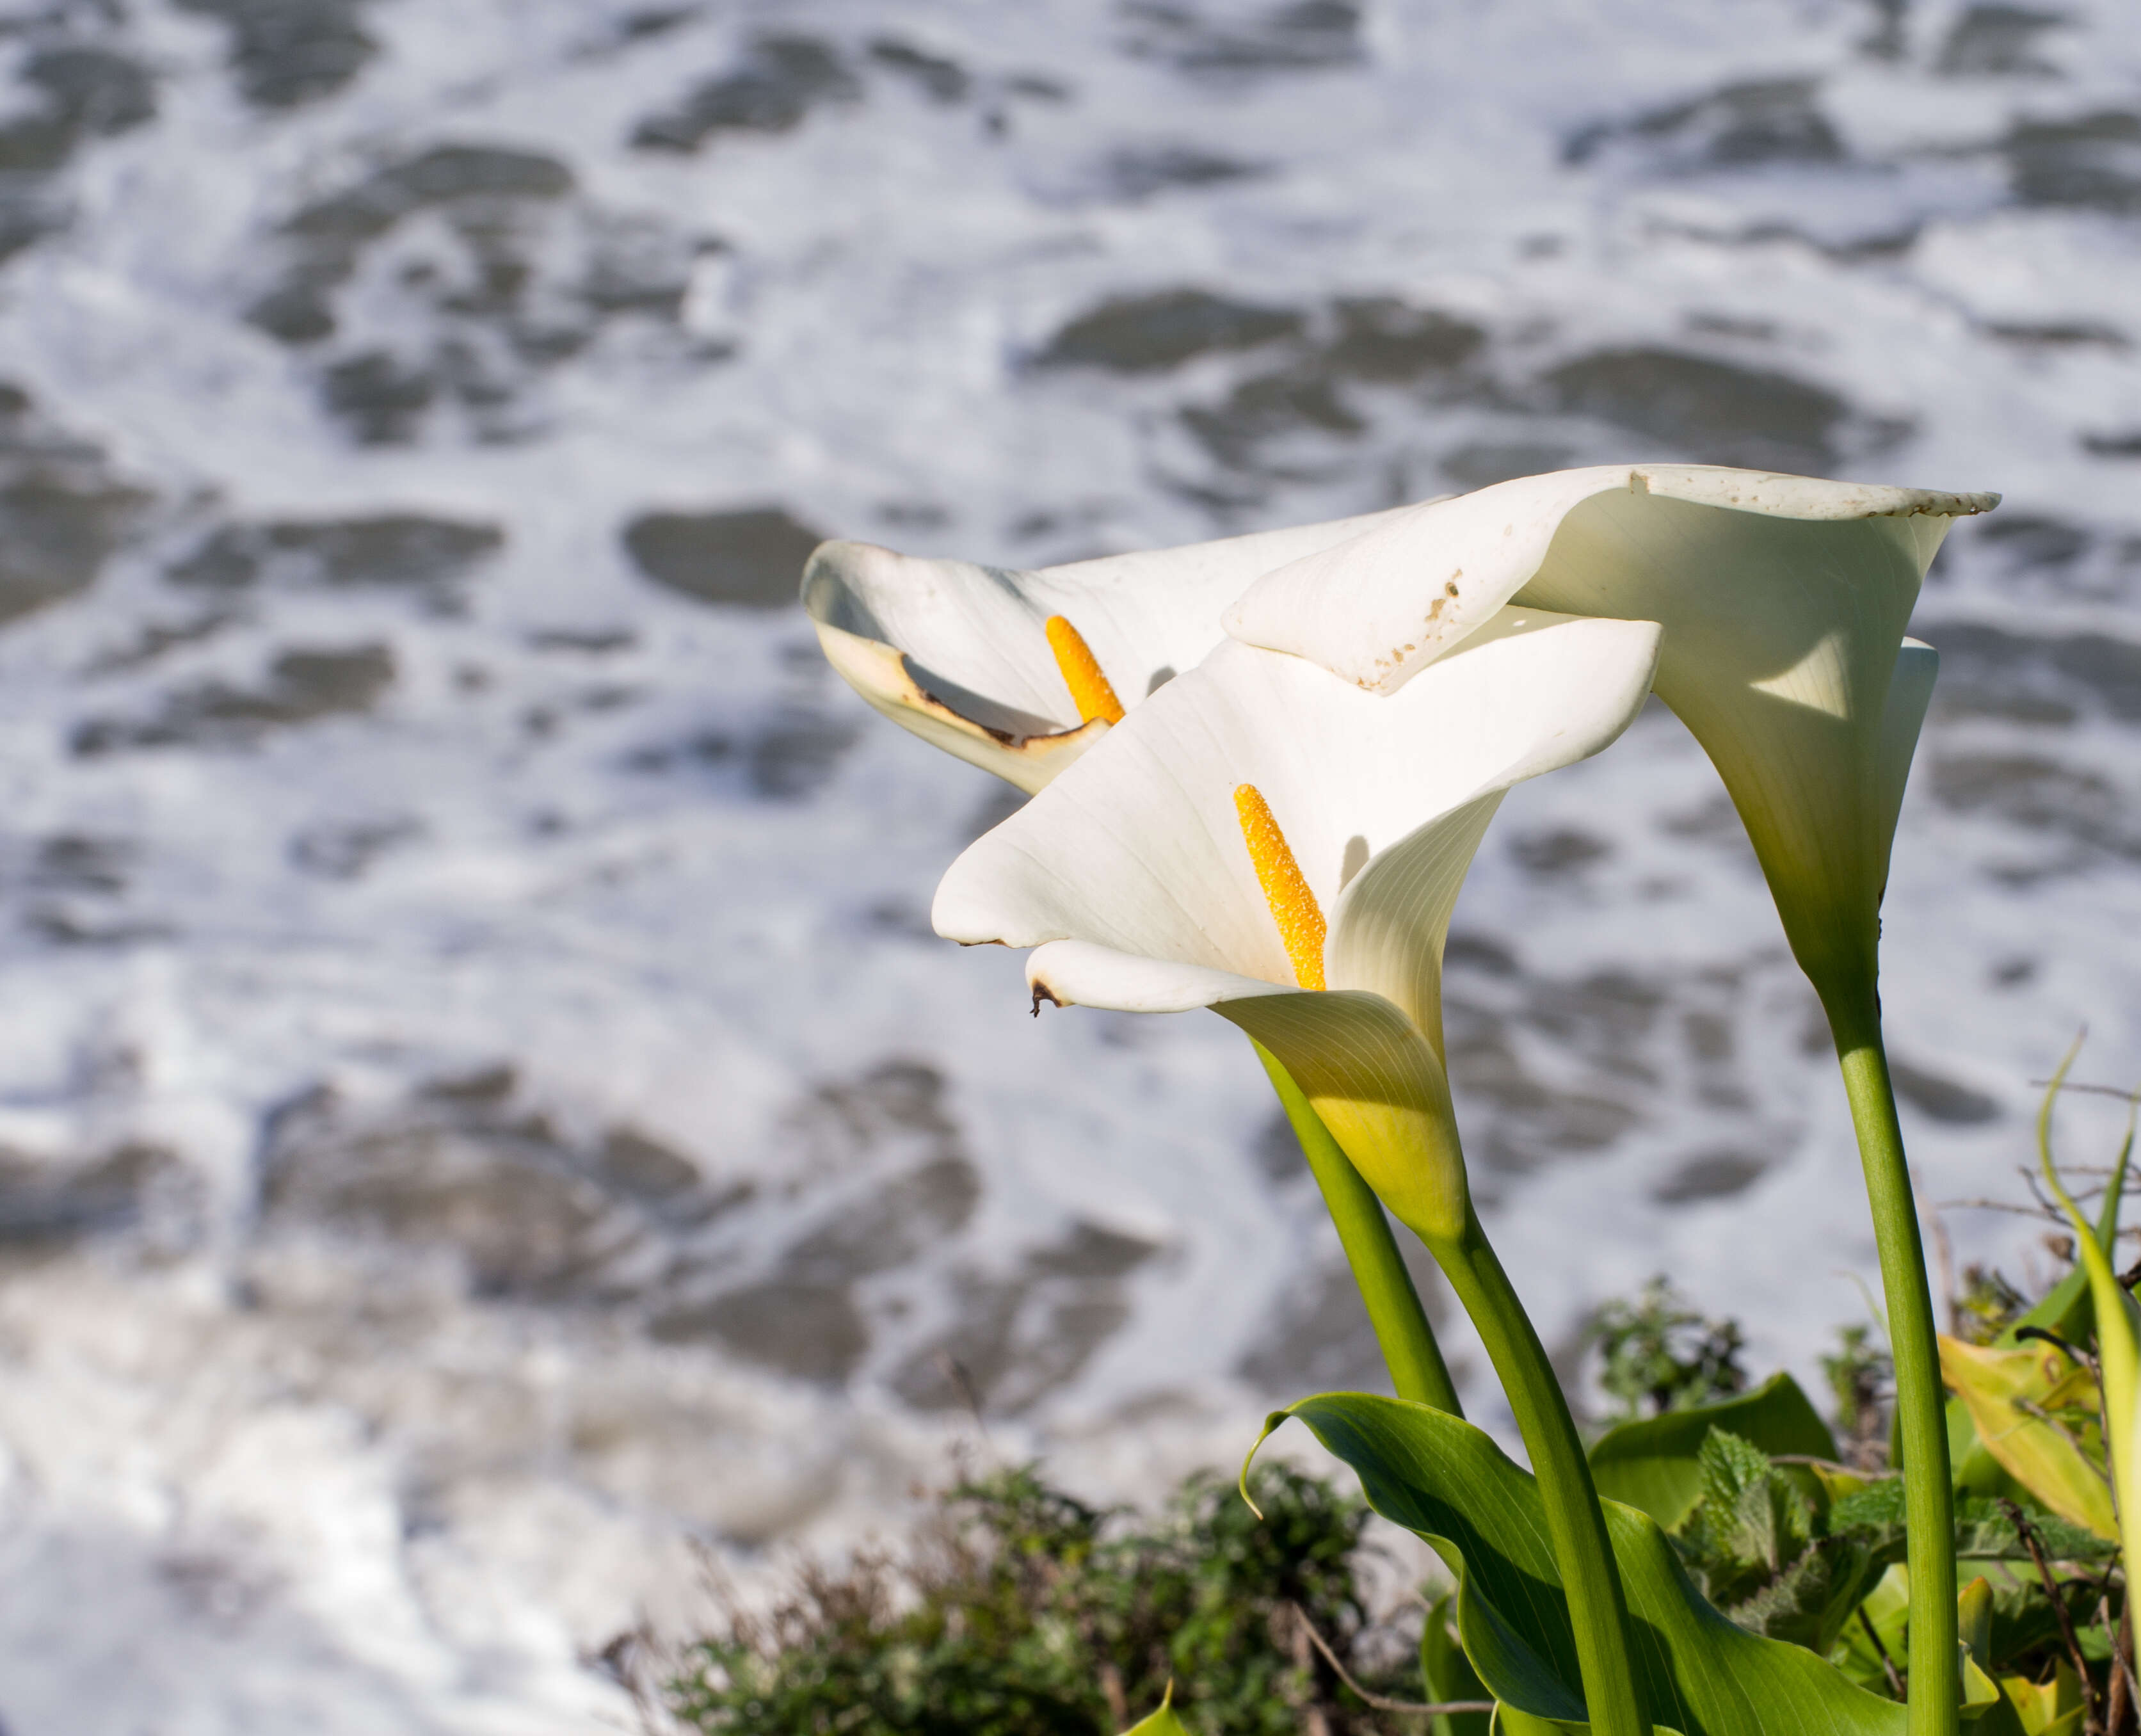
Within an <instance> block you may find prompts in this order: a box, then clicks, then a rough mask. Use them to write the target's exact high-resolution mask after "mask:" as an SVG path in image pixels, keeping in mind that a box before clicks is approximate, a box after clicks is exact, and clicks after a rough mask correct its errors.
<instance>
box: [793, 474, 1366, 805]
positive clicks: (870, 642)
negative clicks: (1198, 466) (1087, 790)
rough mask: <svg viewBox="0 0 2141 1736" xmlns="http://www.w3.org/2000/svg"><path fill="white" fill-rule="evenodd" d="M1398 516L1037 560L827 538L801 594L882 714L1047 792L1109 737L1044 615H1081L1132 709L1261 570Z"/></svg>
mask: <svg viewBox="0 0 2141 1736" xmlns="http://www.w3.org/2000/svg"><path fill="white" fill-rule="evenodd" d="M1392 516H1393V514H1390V513H1378V514H1367V515H1366V516H1364V517H1358V518H1352V519H1333V520H1331V521H1330V522H1328V523H1326V524H1302V525H1294V526H1290V527H1288V528H1287V529H1282V530H1269V531H1259V532H1257V533H1255V534H1252V535H1248V536H1240V537H1228V538H1225V539H1222V540H1219V541H1217V542H1211V543H1193V544H1190V545H1189V546H1187V547H1184V548H1160V549H1149V550H1145V551H1142V552H1139V553H1134V554H1122V555H1110V556H1107V557H1105V558H1101V559H1098V560H1090V561H1078V562H1074V563H1071V564H1069V565H1066V566H1061V567H1046V568H1038V569H1036V570H1034V571H1031V572H1019V571H1013V570H1011V569H1009V568H999V567H985V566H979V565H977V564H975V563H972V562H971V561H956V560H929V559H923V558H918V557H916V556H913V555H905V554H899V553H895V552H894V551H893V550H892V549H889V548H878V547H876V546H875V545H874V544H871V543H851V542H834V543H823V544H821V545H820V546H819V548H818V549H817V551H816V552H815V553H814V554H813V555H812V556H811V557H810V564H809V565H808V566H807V567H806V568H805V571H804V575H803V607H804V608H805V612H807V613H808V614H809V615H810V620H811V622H812V624H813V625H814V626H815V627H816V628H817V630H818V637H819V642H820V643H821V644H822V645H823V646H824V650H825V655H826V657H827V659H828V660H829V661H830V662H831V663H832V665H833V666H834V668H835V669H837V670H839V671H840V673H841V675H842V676H844V677H845V678H846V680H847V681H848V682H849V685H851V686H854V689H855V690H856V691H858V692H859V693H860V694H861V695H862V696H863V697H864V698H865V699H867V700H868V701H869V702H870V703H871V704H872V705H873V706H875V707H876V708H877V709H878V710H879V711H882V712H883V713H884V715H885V716H888V717H890V718H891V719H893V721H895V722H897V723H899V724H902V725H904V726H905V727H907V728H908V729H909V730H913V732H914V733H915V734H917V735H920V736H922V737H923V739H924V740H927V741H929V742H930V743H931V744H932V745H935V746H938V747H941V748H943V749H945V750H947V751H948V752H950V753H952V754H956V755H958V756H959V757H960V758H961V759H963V760H969V761H971V762H972V764H974V765H979V766H982V768H983V769H984V770H988V771H992V772H994V773H996V774H997V775H998V776H999V777H1002V778H1005V779H1008V780H1009V781H1010V782H1011V783H1013V784H1017V785H1018V786H1019V787H1020V788H1021V789H1026V790H1028V791H1031V790H1035V789H1039V788H1041V785H1042V784H1046V783H1047V782H1048V781H1049V779H1051V777H1053V776H1054V775H1055V774H1056V772H1058V771H1060V770H1062V768H1063V767H1064V766H1066V765H1069V764H1070V762H1071V760H1074V759H1075V758H1076V757H1077V756H1078V755H1079V754H1080V752H1082V751H1084V750H1085V748H1086V747H1088V746H1090V745H1091V744H1092V743H1093V742H1094V741H1095V740H1098V739H1099V737H1100V735H1101V734H1102V733H1103V731H1104V729H1105V725H1102V726H1100V727H1095V725H1092V724H1081V723H1080V718H1079V716H1078V711H1077V709H1076V707H1075V706H1074V705H1073V704H1072V703H1071V696H1070V693H1069V691H1068V690H1067V689H1066V686H1064V682H1063V677H1062V675H1061V671H1060V670H1059V669H1058V667H1057V665H1056V659H1055V657H1054V655H1053V654H1052V653H1051V651H1050V649H1049V645H1048V640H1047V636H1046V632H1045V626H1046V622H1047V620H1048V618H1049V617H1051V615H1061V616H1062V617H1064V618H1065V619H1066V620H1067V621H1068V622H1071V625H1072V626H1073V627H1075V628H1076V629H1077V630H1078V632H1079V633H1080V636H1081V637H1083V638H1084V640H1085V642H1086V644H1087V645H1088V646H1089V647H1090V648H1091V650H1092V652H1093V653H1094V655H1095V657H1096V658H1097V660H1098V661H1099V663H1100V667H1101V669H1102V670H1103V671H1105V673H1106V674H1107V676H1108V677H1109V679H1110V681H1111V683H1112V684H1113V685H1114V686H1115V691H1116V694H1117V696H1118V697H1119V698H1120V700H1121V701H1122V703H1123V704H1124V705H1125V706H1136V705H1137V704H1138V703H1139V701H1141V700H1143V699H1144V697H1145V696H1146V695H1147V694H1148V693H1149V692H1151V691H1154V690H1155V689H1156V688H1158V687H1159V686H1162V685H1163V684H1164V683H1165V682H1166V681H1168V680H1169V679H1170V678H1171V677H1172V676H1174V675H1175V674H1177V673H1179V671H1183V670H1185V669H1189V668H1191V667H1194V666H1195V665H1196V664H1198V662H1201V661H1203V658H1204V657H1205V656H1206V655H1207V654H1208V652H1210V651H1211V650H1212V648H1213V647H1214V646H1215V645H1217V644H1218V642H1219V641H1220V639H1221V637H1223V634H1222V630H1221V628H1220V626H1219V616H1220V613H1221V612H1222V611H1223V609H1224V608H1225V607H1226V606H1227V605H1228V603H1230V602H1233V599H1234V598H1236V597H1237V596H1238V595H1239V594H1240V593H1241V592H1242V590H1243V588H1244V587H1245V586H1247V585H1248V583H1250V581H1251V580H1253V579H1254V578H1257V577H1258V575H1259V574H1260V573H1267V572H1269V571H1270V570H1271V569H1272V568H1274V567H1279V566H1283V565H1285V564H1286V563H1288V562H1291V561H1294V560H1297V559H1299V558H1301V557H1302V556H1303V555H1305V554H1308V553H1313V552H1314V551H1315V550H1317V549H1318V548H1325V547H1326V546H1328V545H1329V544H1331V543H1341V542H1345V541H1347V540H1349V539H1351V538H1353V537H1355V536H1356V535H1358V534H1361V532H1362V531H1364V530H1366V529H1371V528H1372V527H1373V526H1374V525H1376V524H1378V523H1379V522H1381V521H1382V520H1384V519H1388V518H1390V517H1392Z"/></svg>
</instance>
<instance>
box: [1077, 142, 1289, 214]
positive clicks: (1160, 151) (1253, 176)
mask: <svg viewBox="0 0 2141 1736" xmlns="http://www.w3.org/2000/svg"><path fill="white" fill-rule="evenodd" d="M1271 173H1272V165H1270V164H1268V163H1245V162H1243V161H1242V160H1241V159H1239V158H1238V157H1226V156H1221V155H1218V154H1217V153H1216V152H1213V151H1208V150H1199V149H1198V147H1197V146H1195V145H1149V146H1144V147H1126V148H1125V149H1123V150H1116V151H1111V152H1110V154H1109V155H1108V159H1107V162H1106V165H1105V168H1104V169H1103V170H1102V178H1103V180H1105V183H1106V186H1107V190H1108V193H1109V194H1110V196H1112V197H1114V198H1115V199H1125V200H1128V201H1130V202H1132V203H1134V202H1136V201H1137V200H1139V199H1149V198H1151V197H1152V196H1153V194H1155V193H1164V192H1166V191H1167V190H1168V189H1169V188H1171V187H1216V186H1220V185H1223V184H1225V183H1227V182H1228V181H1253V180H1262V178H1263V177H1264V176H1266V175H1270V174H1271Z"/></svg>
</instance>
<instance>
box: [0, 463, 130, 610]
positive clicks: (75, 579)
mask: <svg viewBox="0 0 2141 1736" xmlns="http://www.w3.org/2000/svg"><path fill="white" fill-rule="evenodd" d="M149 499H150V497H149V496H148V495H147V494H144V493H142V492H141V491H140V489H133V488H129V487H127V486H126V485H125V484H121V483H118V482H116V481H113V480H110V479H107V478H106V477H104V476H102V475H99V474H98V473H97V472H96V470H94V469H92V468H91V467H90V466H86V465H66V466H56V467H47V466H45V465H37V464H32V465H28V466H26V467H24V468H23V469H22V470H18V471H17V473H16V475H14V476H13V477H12V478H11V479H8V480H7V481H5V482H0V622H7V621H12V620H13V619H15V618H16V617H18V616H22V615H27V614H29V613H30V612H32V611H33V610H37V609H41V608H43V607H46V606H47V604H49V603H53V602H59V601H60V600H61V599H62V598H68V597H72V596H75V595H76V594H77V593H80V592H82V591H85V590H86V589H87V588H89V586H90V585H91V583H92V582H93V581H94V580H95V579H96V575H97V574H98V573H100V572H101V570H102V569H103V566H104V563H105V562H106V559H108V558H110V557H111V555H112V554H113V553H115V552H116V550H117V549H118V548H119V547H120V545H121V543H123V542H125V541H126V538H127V536H128V534H129V533H130V532H131V530H132V529H133V528H134V526H135V524H136V523H137V522H138V521H139V520H140V517H141V515H142V513H143V511H144V509H145V508H146V507H147V505H148V504H149Z"/></svg>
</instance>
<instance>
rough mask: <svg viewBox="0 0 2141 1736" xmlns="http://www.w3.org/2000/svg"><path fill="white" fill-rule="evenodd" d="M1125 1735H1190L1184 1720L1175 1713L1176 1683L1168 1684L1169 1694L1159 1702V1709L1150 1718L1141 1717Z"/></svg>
mask: <svg viewBox="0 0 2141 1736" xmlns="http://www.w3.org/2000/svg"><path fill="white" fill-rule="evenodd" d="M1123 1736H1189V1730H1188V1729H1186V1728H1185V1727H1184V1724H1183V1722H1182V1720H1181V1719H1179V1718H1177V1717H1176V1716H1175V1715H1174V1683H1172V1682H1169V1684H1167V1694H1166V1696H1165V1697H1164V1699H1162V1700H1161V1701H1160V1703H1159V1710H1158V1711H1157V1712H1155V1713H1154V1714H1152V1716H1151V1717H1149V1718H1141V1719H1139V1720H1138V1721H1137V1722H1136V1723H1135V1724H1132V1725H1131V1726H1130V1729H1127V1730H1125V1731H1124V1732H1123Z"/></svg>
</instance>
